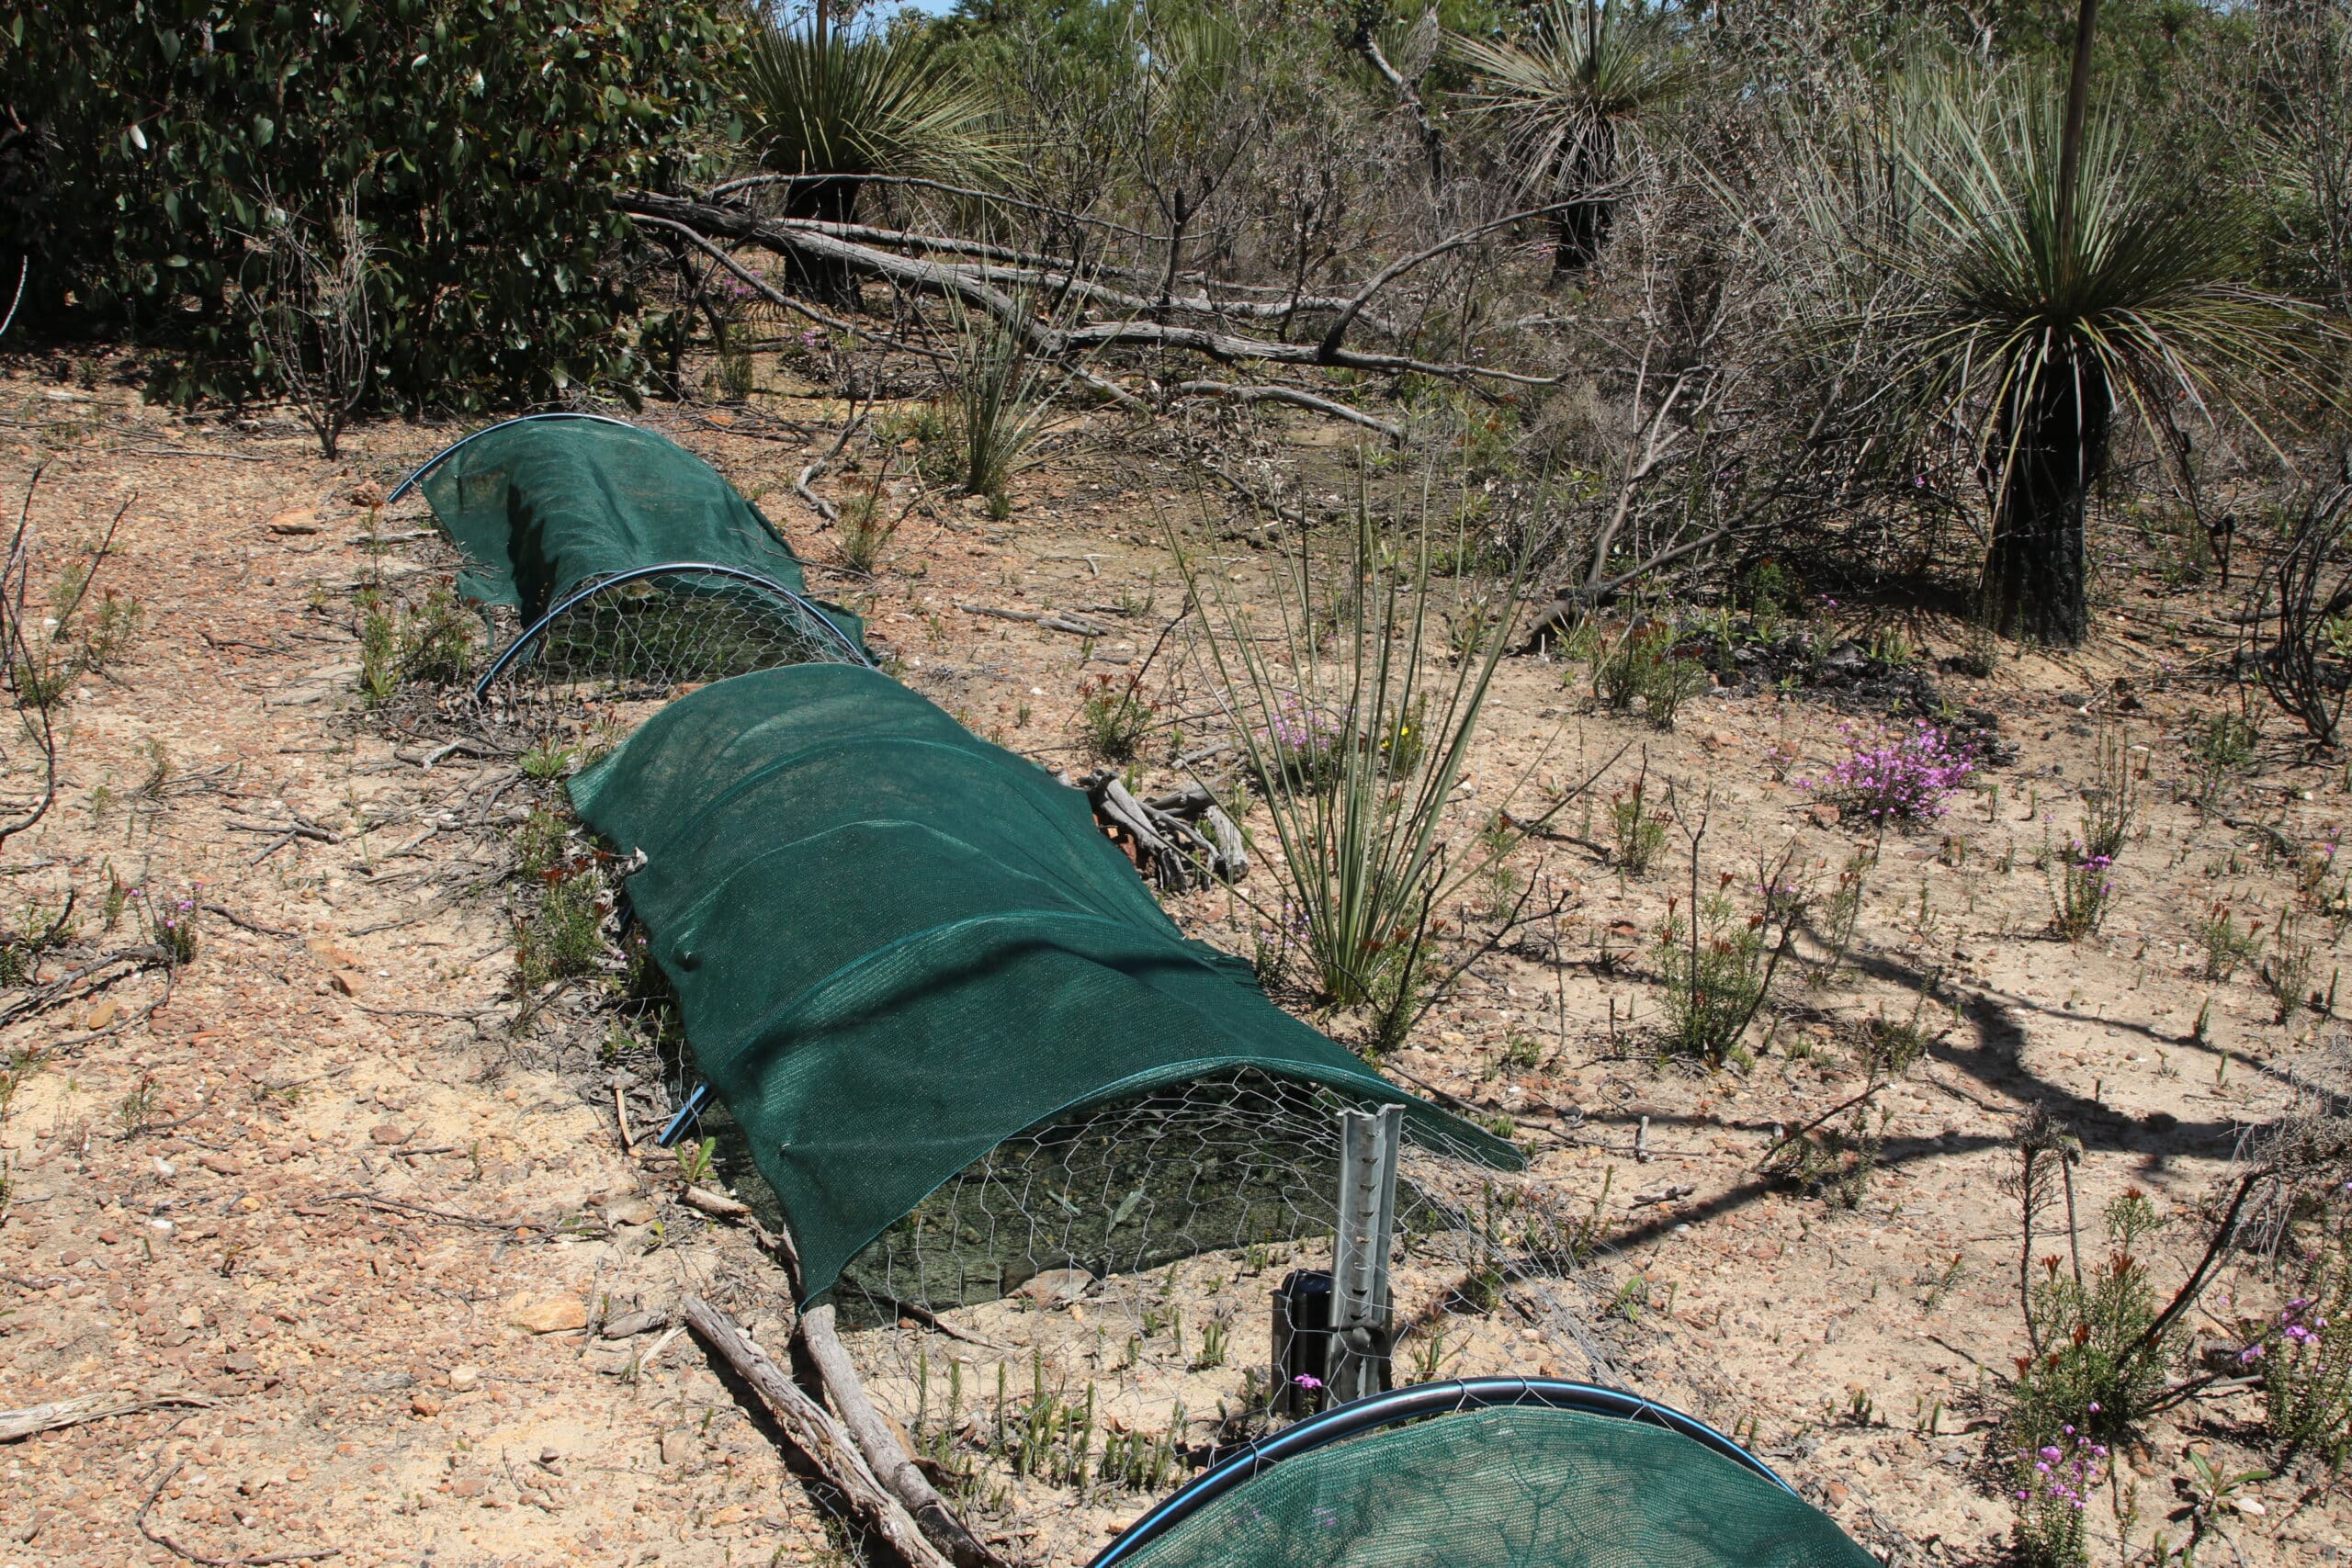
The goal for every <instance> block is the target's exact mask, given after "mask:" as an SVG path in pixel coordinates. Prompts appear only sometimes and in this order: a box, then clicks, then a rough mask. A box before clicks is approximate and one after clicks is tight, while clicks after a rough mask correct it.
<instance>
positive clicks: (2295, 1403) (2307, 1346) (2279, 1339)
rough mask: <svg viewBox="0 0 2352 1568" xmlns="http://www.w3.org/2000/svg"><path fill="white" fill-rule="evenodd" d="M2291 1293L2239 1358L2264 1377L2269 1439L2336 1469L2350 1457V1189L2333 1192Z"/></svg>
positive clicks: (2263, 1385) (2351, 1400) (2351, 1303)
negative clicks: (2309, 1455)
mask: <svg viewBox="0 0 2352 1568" xmlns="http://www.w3.org/2000/svg"><path fill="white" fill-rule="evenodd" d="M2290 1288H2291V1289H2292V1290H2293V1291H2294V1292H2295V1293H2294V1294H2293V1295H2291V1296H2290V1297H2288V1298H2287V1300H2286V1301H2285V1302H2284V1303H2281V1304H2280V1306H2279V1307H2278V1310H2277V1312H2275V1313H2273V1314H2271V1316H2270V1318H2269V1320H2268V1321H2267V1323H2266V1324H2264V1325H2263V1329H2262V1332H2261V1333H2259V1334H2258V1335H2256V1336H2255V1337H2252V1340H2251V1343H2249V1344H2248V1345H2247V1346H2246V1347H2245V1349H2243V1350H2241V1351H2239V1352H2238V1359H2239V1362H2240V1364H2241V1365H2243V1366H2244V1367H2245V1369H2246V1371H2249V1372H2252V1373H2255V1374H2258V1375H2259V1376H2260V1377H2261V1379H2262V1394H2263V1402H2264V1405H2265V1407H2266V1414H2267V1416H2268V1418H2269V1427H2270V1435H2271V1437H2272V1438H2274V1439H2276V1440H2277V1441H2278V1443H2279V1444H2280V1445H2281V1446H2282V1447H2283V1448H2285V1449H2287V1450H2289V1451H2290V1452H2295V1453H2308V1454H2312V1455H2313V1456H2315V1457H2317V1458H2318V1459H2320V1460H2321V1461H2324V1463H2325V1464H2326V1465H2327V1466H2328V1467H2329V1468H2330V1469H2334V1468H2335V1467H2337V1466H2339V1465H2341V1464H2342V1463H2343V1462H2344V1461H2345V1460H2346V1458H2347V1457H2352V1184H2347V1185H2346V1187H2344V1188H2340V1189H2338V1190H2336V1191H2335V1193H2334V1194H2332V1195H2331V1197H2330V1200H2329V1201H2328V1204H2327V1212H2326V1213H2325V1214H2324V1218H2323V1220H2322V1222H2321V1224H2320V1226H2319V1229H2318V1233H2317V1235H2316V1236H2314V1237H2312V1239H2311V1240H2310V1243H2309V1245H2308V1246H2307V1247H2305V1249H2304V1251H2303V1256H2302V1260H2301V1267H2300V1268H2299V1269H2297V1270H2296V1272H2295V1275H2294V1284H2293V1285H2292V1286H2291V1287H2290Z"/></svg>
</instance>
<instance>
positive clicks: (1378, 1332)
mask: <svg viewBox="0 0 2352 1568" xmlns="http://www.w3.org/2000/svg"><path fill="white" fill-rule="evenodd" d="M1404 1131H1405V1111H1404V1108H1403V1107H1402V1106H1397V1105H1387V1106H1383V1107H1382V1108H1381V1109H1379V1110H1378V1111H1341V1112H1340V1224H1339V1232H1338V1235H1337V1238H1336V1239H1335V1240H1334V1242H1333V1244H1332V1248H1331V1343H1330V1351H1329V1356H1330V1359H1329V1371H1328V1372H1327V1373H1326V1375H1325V1378H1324V1382H1326V1383H1327V1384H1328V1385H1329V1389H1330V1397H1331V1399H1332V1401H1333V1402H1334V1403H1337V1404H1344V1403H1346V1402H1347V1401H1349V1400H1351V1399H1362V1398H1363V1397H1365V1396H1366V1395H1368V1394H1373V1393H1379V1392H1381V1391H1382V1390H1384V1389H1385V1388H1387V1387H1388V1386H1389V1383H1390V1379H1389V1353H1390V1350H1391V1348H1392V1347H1393V1345H1394V1342H1395V1337H1396V1331H1395V1325H1394V1321H1393V1312H1392V1309H1391V1303H1390V1302H1389V1298H1388V1253H1389V1248H1390V1246H1391V1243H1392V1240H1393V1238H1394V1235H1395V1232H1396V1227H1397V1145H1399V1144H1400V1143H1402V1142H1403V1141H1404Z"/></svg>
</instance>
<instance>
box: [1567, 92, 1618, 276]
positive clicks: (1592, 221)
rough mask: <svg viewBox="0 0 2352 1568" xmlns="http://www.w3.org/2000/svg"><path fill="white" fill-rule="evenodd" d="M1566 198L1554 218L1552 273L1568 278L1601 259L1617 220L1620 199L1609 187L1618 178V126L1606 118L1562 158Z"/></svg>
mask: <svg viewBox="0 0 2352 1568" xmlns="http://www.w3.org/2000/svg"><path fill="white" fill-rule="evenodd" d="M1561 162H1562V165H1563V166H1562V168H1561V171H1560V179H1559V194H1560V198H1561V199H1562V200H1564V201H1566V203H1567V205H1566V207H1563V208H1561V209H1560V211H1559V215H1558V216H1557V217H1555V219H1553V220H1552V276H1554V277H1566V276H1573V275H1574V274H1577V273H1580V272H1586V271H1589V270H1590V269H1591V268H1592V267H1593V266H1594V265H1598V264H1599V262H1600V247H1601V246H1603V245H1605V244H1607V243H1609V231H1610V229H1611V227H1613V226H1614V224H1615V223H1616V220H1617V203H1616V200H1615V198H1614V197H1613V196H1604V195H1601V194H1599V193H1601V192H1604V191H1608V190H1609V189H1610V188H1611V186H1614V185H1615V184H1616V180H1617V127H1616V125H1615V123H1614V122H1612V121H1610V120H1601V121H1599V122H1597V123H1595V124H1594V125H1593V126H1591V127H1590V128H1589V130H1588V131H1587V132H1586V134H1585V135H1584V137H1583V138H1582V139H1581V140H1579V141H1577V144H1576V146H1575V147H1574V148H1573V149H1572V150H1570V151H1569V152H1567V154H1566V156H1565V157H1564V158H1563V159H1562V160H1561Z"/></svg>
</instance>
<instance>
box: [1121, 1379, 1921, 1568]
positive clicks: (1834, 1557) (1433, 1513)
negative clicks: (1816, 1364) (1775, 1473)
mask: <svg viewBox="0 0 2352 1568" xmlns="http://www.w3.org/2000/svg"><path fill="white" fill-rule="evenodd" d="M1119 1561H1120V1568H1430V1565H1431V1564H1443V1565H1444V1568H1876V1563H1877V1559H1875V1558H1873V1557H1872V1556H1871V1555H1870V1553H1868V1552H1866V1551H1863V1550H1862V1549H1861V1548H1860V1546H1858V1545H1856V1544H1855V1543H1854V1542H1853V1540H1850V1539H1849V1537H1848V1536H1847V1535H1846V1534H1845V1532H1844V1531H1842V1530H1840V1529H1838V1526H1837V1525H1836V1524H1835V1523H1833V1522H1832V1521H1831V1520H1830V1519H1829V1518H1828V1517H1826V1516H1825V1515H1824V1514H1822V1513H1821V1512H1820V1511H1818V1510H1817V1509H1815V1508H1813V1507H1811V1506H1807V1505H1806V1504H1805V1503H1804V1501H1803V1500H1802V1499H1800V1498H1797V1497H1795V1496H1792V1495H1790V1494H1789V1493H1788V1492H1787V1491H1785V1490H1783V1489H1782V1488H1781V1487H1780V1486H1777V1485H1775V1484H1773V1483H1771V1482H1770V1481H1768V1480H1766V1479H1765V1478H1764V1477H1762V1476H1760V1475H1758V1474H1757V1473H1756V1472H1753V1471H1751V1470H1748V1469H1747V1468H1746V1467H1745V1466H1742V1465H1740V1464H1738V1463H1736V1462H1735V1461H1732V1460H1730V1459H1728V1458H1726V1457H1724V1455H1722V1454H1719V1453H1715V1452H1713V1450H1709V1449H1707V1448H1705V1447H1704V1446H1702V1444H1700V1443H1699V1442H1698V1441H1696V1440H1695V1439H1693V1438H1686V1437H1684V1436H1682V1435H1681V1434H1680V1433H1679V1432H1672V1431H1668V1430H1666V1429H1665V1428H1663V1427H1654V1426H1649V1425H1645V1424H1644V1423H1642V1422H1638V1421H1628V1420H1620V1419H1616V1418H1614V1417H1611V1416H1592V1415H1587V1414H1585V1413H1583V1412H1581V1411H1574V1410H1555V1409H1551V1408H1548V1407H1545V1406H1543V1405H1521V1406H1518V1407H1514V1408H1509V1409H1488V1410H1476V1411H1468V1412H1463V1413H1459V1414H1453V1415H1445V1416H1433V1417H1430V1418H1429V1419H1426V1420H1422V1421H1418V1422H1415V1423H1413V1424H1411V1425H1409V1426H1401V1427H1387V1428H1385V1429H1383V1430H1380V1431H1376V1432H1373V1433H1369V1434H1367V1435H1365V1436H1363V1437H1360V1438H1350V1439H1346V1440H1343V1441H1340V1442H1334V1443H1330V1444H1328V1445H1326V1446H1325V1447H1322V1448H1318V1449H1314V1450H1309V1451H1307V1452H1306V1453H1303V1454H1300V1455H1298V1456H1297V1457H1296V1458H1294V1459H1288V1460H1284V1461H1282V1462H1281V1463H1279V1464H1276V1465H1274V1466H1273V1467H1272V1468H1271V1469H1269V1470H1268V1471H1266V1472H1264V1473H1263V1474H1261V1475H1259V1476H1256V1477H1254V1478H1253V1479H1251V1480H1250V1481H1247V1482H1245V1483H1242V1484H1241V1485H1239V1486H1237V1487H1235V1488H1234V1489H1233V1490H1232V1491H1230V1492H1228V1493H1227V1494H1225V1495H1223V1496H1221V1497H1219V1498H1217V1499H1216V1500H1215V1501H1214V1502H1211V1503H1209V1504H1207V1505H1205V1506H1203V1507H1202V1508H1201V1509H1200V1510H1199V1511H1198V1512H1197V1513H1194V1514H1192V1515H1190V1516H1189V1517H1185V1518H1183V1519H1182V1520H1181V1521H1180V1522H1178V1523H1177V1524H1176V1525H1174V1526H1173V1527H1172V1528H1171V1529H1170V1530H1169V1531H1168V1533H1167V1534H1165V1535H1163V1536H1161V1537H1159V1539H1158V1540H1152V1541H1149V1542H1148V1543H1146V1544H1145V1545H1144V1546H1142V1547H1141V1548H1140V1549H1138V1550H1136V1551H1131V1552H1127V1553H1125V1554H1122V1555H1121V1557H1120V1560H1119Z"/></svg>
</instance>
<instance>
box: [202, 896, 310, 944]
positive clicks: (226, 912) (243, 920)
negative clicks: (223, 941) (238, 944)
mask: <svg viewBox="0 0 2352 1568" xmlns="http://www.w3.org/2000/svg"><path fill="white" fill-rule="evenodd" d="M198 908H202V909H203V910H204V912H205V913H206V914H208V915H218V916H220V918H221V919H224V920H226V921H228V922H229V923H230V924H231V925H232V926H234V927H236V928H237V929H238V930H239V931H251V932H253V933H254V935H255V936H288V937H290V936H300V934H301V933H300V931H279V930H278V929H277V927H276V926H266V925H263V924H262V923H261V922H260V921H259V920H256V919H252V918H251V917H249V916H245V915H241V914H239V913H237V911H236V910H234V909H232V908H229V906H228V905H226V904H203V905H199V906H198Z"/></svg>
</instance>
